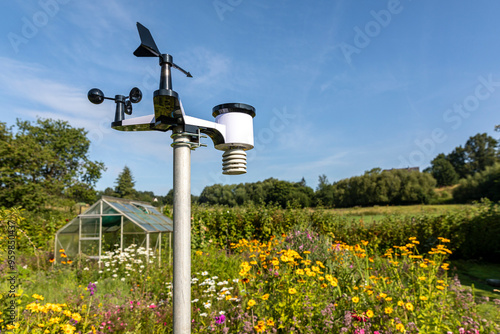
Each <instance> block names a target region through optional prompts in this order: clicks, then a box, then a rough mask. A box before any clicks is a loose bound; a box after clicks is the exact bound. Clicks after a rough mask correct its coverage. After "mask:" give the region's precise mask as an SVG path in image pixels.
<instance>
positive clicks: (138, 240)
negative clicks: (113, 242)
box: [123, 234, 146, 248]
mask: <svg viewBox="0 0 500 334" xmlns="http://www.w3.org/2000/svg"><path fill="white" fill-rule="evenodd" d="M132 244H134V245H137V248H139V247H144V248H146V234H124V235H123V247H128V246H130V245H132Z"/></svg>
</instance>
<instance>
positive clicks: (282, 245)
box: [0, 225, 500, 334]
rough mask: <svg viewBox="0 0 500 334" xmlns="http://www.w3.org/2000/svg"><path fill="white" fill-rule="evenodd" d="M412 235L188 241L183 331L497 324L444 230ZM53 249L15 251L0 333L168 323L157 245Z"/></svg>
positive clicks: (165, 261)
mask: <svg viewBox="0 0 500 334" xmlns="http://www.w3.org/2000/svg"><path fill="white" fill-rule="evenodd" d="M422 243H423V240H419V237H418V235H416V234H415V235H414V236H410V237H407V238H406V240H404V242H402V243H400V244H394V245H391V246H390V247H385V248H381V246H380V243H373V242H371V241H369V240H360V242H357V243H354V244H348V243H346V242H345V241H344V240H342V238H340V237H337V236H336V235H335V234H332V233H329V234H326V233H321V232H319V231H317V230H315V229H314V228H312V227H309V228H308V227H307V226H305V225H304V226H295V227H293V228H290V230H289V231H288V232H287V233H281V234H277V235H271V236H270V237H269V238H268V239H267V240H256V239H240V240H239V241H237V242H236V241H235V242H231V243H229V247H227V248H221V247H219V246H217V245H214V244H215V243H210V242H207V245H206V246H204V247H194V248H193V251H192V278H191V285H192V294H191V304H192V332H193V333H357V334H361V333H364V334H370V333H373V334H382V333H500V326H499V324H498V323H497V322H496V321H494V319H491V318H487V317H486V318H485V317H484V316H483V313H481V312H480V308H481V304H480V302H478V300H477V298H475V296H474V290H472V289H470V288H468V287H464V286H462V285H461V284H460V282H459V280H458V279H457V277H456V276H455V275H454V274H453V272H452V269H453V268H452V266H451V265H450V264H449V261H448V259H449V257H450V256H452V255H453V251H452V249H453V240H452V239H451V238H446V237H442V236H439V237H436V238H435V239H433V240H431V241H430V240H425V243H426V245H425V247H422V246H423V245H422ZM422 249H426V251H422ZM56 251H58V252H60V253H61V261H60V262H57V261H54V260H53V256H52V255H51V254H50V253H43V254H42V255H41V256H39V257H37V258H35V257H34V256H28V255H24V256H20V257H19V258H18V259H17V262H18V264H17V265H18V272H19V281H20V284H19V285H18V286H17V287H16V292H15V293H8V292H5V291H6V290H5V289H3V287H5V286H7V285H2V290H1V292H0V310H1V312H2V313H1V314H0V328H1V333H65V334H72V333H85V334H87V333H99V334H104V333H171V332H172V330H171V329H172V293H173V291H172V289H173V287H172V283H171V282H172V265H171V258H170V256H169V255H168V252H167V255H165V254H163V256H162V257H161V259H160V258H159V257H158V254H156V253H155V252H153V251H152V250H147V249H145V248H143V247H140V246H138V245H131V246H130V247H128V248H125V249H120V248H119V245H115V250H113V251H109V252H107V253H106V254H105V255H104V256H103V258H102V259H101V262H100V263H98V262H97V261H95V260H91V259H88V258H85V257H78V258H74V259H69V258H68V257H65V256H63V255H65V251H64V249H58V250H56ZM40 263H41V265H39V264H40ZM2 270H3V272H7V269H6V268H2ZM494 302H496V303H500V300H498V299H496V301H494ZM497 309H499V308H497ZM12 310H14V311H15V315H16V316H15V321H13V322H12V321H9V314H12V312H11V311H12Z"/></svg>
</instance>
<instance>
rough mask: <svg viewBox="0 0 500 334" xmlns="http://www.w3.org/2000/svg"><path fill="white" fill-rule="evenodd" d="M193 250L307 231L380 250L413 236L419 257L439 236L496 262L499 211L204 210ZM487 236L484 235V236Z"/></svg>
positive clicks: (461, 254) (195, 224)
mask: <svg viewBox="0 0 500 334" xmlns="http://www.w3.org/2000/svg"><path fill="white" fill-rule="evenodd" d="M192 216H193V220H192V243H193V244H192V245H193V248H195V249H200V248H203V247H206V246H207V245H215V246H216V247H219V248H223V249H228V248H229V247H228V246H229V245H230V244H231V243H235V242H238V240H240V239H256V240H259V241H267V240H269V238H270V237H271V236H272V235H281V234H283V233H288V232H290V231H292V229H299V228H300V229H304V228H307V229H308V230H310V231H314V232H317V233H319V234H320V235H324V236H332V235H334V236H335V237H336V238H339V239H340V240H343V241H345V242H347V243H350V244H354V243H359V242H361V240H366V241H369V242H370V244H373V245H376V246H379V247H381V248H385V247H390V245H393V244H401V243H402V242H404V241H405V240H407V239H408V238H409V237H411V236H418V237H419V239H420V240H422V244H421V245H420V246H419V248H420V250H421V251H422V252H425V251H427V250H429V249H430V247H433V246H434V244H435V243H436V241H437V237H439V236H442V237H445V238H448V239H450V240H452V241H453V243H452V245H451V246H450V247H451V248H452V250H453V251H454V256H455V257H456V258H463V259H478V258H484V259H488V260H491V261H495V260H498V259H499V258H500V256H499V255H498V254H500V244H499V243H498V242H497V238H498V235H500V207H499V205H497V204H492V203H488V202H485V203H482V204H480V205H477V206H474V207H465V208H464V209H462V210H457V211H453V212H449V213H439V214H425V213H415V214H411V215H404V214H403V215H401V214H400V215H385V216H383V217H381V218H380V219H379V220H378V221H377V222H366V221H364V220H363V219H359V218H358V219H354V218H351V217H350V216H341V215H339V214H336V213H335V212H332V211H329V210H320V209H316V210H309V209H281V208H279V207H276V206H266V207H256V206H250V207H245V208H241V207H236V208H229V207H210V208H208V207H204V206H194V207H193V210H192ZM485 231H486V232H487V233H485Z"/></svg>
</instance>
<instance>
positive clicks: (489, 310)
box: [452, 260, 500, 323]
mask: <svg viewBox="0 0 500 334" xmlns="http://www.w3.org/2000/svg"><path fill="white" fill-rule="evenodd" d="M452 267H455V269H454V272H455V273H456V274H457V275H458V278H459V280H460V283H462V285H463V286H468V287H470V288H471V290H472V291H473V292H474V296H475V297H476V301H478V302H482V301H484V300H485V298H486V297H487V298H489V301H488V302H486V303H482V304H480V305H479V306H478V308H479V311H480V313H481V314H482V315H483V316H484V317H486V318H487V319H490V320H493V321H495V322H497V323H500V306H498V305H495V303H494V302H493V299H500V292H496V291H494V290H495V289H496V290H500V288H495V287H492V286H490V285H488V284H487V283H486V280H487V279H488V278H494V279H500V264H494V263H485V262H479V261H463V260H456V261H453V262H452Z"/></svg>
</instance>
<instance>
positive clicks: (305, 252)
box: [303, 251, 311, 254]
mask: <svg viewBox="0 0 500 334" xmlns="http://www.w3.org/2000/svg"><path fill="white" fill-rule="evenodd" d="M303 253H304V254H311V252H310V251H304V252H303Z"/></svg>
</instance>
